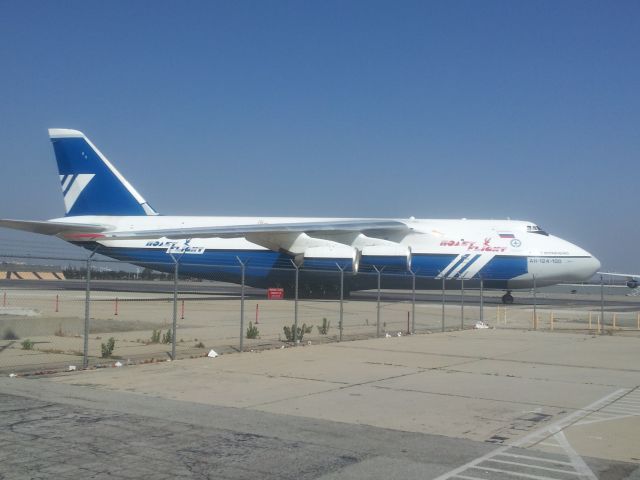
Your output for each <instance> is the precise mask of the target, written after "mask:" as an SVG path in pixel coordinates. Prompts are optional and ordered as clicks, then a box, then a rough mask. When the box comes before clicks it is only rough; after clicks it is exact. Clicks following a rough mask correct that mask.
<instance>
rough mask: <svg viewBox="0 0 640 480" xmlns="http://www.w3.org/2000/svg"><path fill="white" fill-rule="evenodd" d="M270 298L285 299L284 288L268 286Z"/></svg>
mask: <svg viewBox="0 0 640 480" xmlns="http://www.w3.org/2000/svg"><path fill="white" fill-rule="evenodd" d="M267 299H268V300H284V288H267Z"/></svg>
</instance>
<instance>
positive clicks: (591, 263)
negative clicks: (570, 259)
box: [584, 256, 602, 278]
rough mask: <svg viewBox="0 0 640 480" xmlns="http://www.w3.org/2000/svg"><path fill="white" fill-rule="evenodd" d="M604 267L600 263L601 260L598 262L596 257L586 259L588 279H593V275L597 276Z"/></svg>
mask: <svg viewBox="0 0 640 480" xmlns="http://www.w3.org/2000/svg"><path fill="white" fill-rule="evenodd" d="M601 266H602V264H601V263H600V260H598V259H597V258H596V257H593V256H592V257H590V258H585V266H584V268H585V270H586V273H587V274H588V278H591V277H593V275H595V273H596V272H597V271H598V270H600V267H601Z"/></svg>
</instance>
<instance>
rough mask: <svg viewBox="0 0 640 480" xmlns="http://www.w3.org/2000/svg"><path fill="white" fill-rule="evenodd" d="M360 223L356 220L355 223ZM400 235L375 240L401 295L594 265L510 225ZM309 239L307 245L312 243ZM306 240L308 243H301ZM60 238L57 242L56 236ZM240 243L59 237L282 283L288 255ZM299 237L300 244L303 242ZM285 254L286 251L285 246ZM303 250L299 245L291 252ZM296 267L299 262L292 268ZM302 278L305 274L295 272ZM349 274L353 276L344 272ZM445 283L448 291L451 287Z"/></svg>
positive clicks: (147, 225) (119, 224)
mask: <svg viewBox="0 0 640 480" xmlns="http://www.w3.org/2000/svg"><path fill="white" fill-rule="evenodd" d="M345 220H352V219H337V218H312V219H310V218H293V217H178V216H142V217H141V216H132V217H126V216H119V217H116V216H113V217H110V216H77V217H65V218H60V219H54V220H52V221H56V222H65V223H80V224H86V223H95V224H101V225H109V226H110V229H112V230H116V231H119V232H126V231H127V230H131V231H137V232H140V231H144V230H150V231H152V230H162V229H176V228H197V227H201V226H211V225H215V226H227V225H233V226H238V225H240V226H242V225H255V224H264V225H269V224H280V225H282V224H287V223H292V224H296V223H301V222H329V223H330V222H340V221H345ZM357 220H361V219H357ZM395 221H398V222H403V223H405V224H406V225H407V226H408V227H409V229H408V231H407V232H395V233H394V232H391V233H387V234H386V235H385V237H384V238H382V239H381V240H383V241H389V242H393V243H394V244H398V245H401V246H404V247H407V248H408V249H409V251H410V261H409V264H407V268H387V269H386V271H385V270H383V273H385V274H388V275H385V288H406V287H407V278H409V277H411V275H412V273H413V274H415V275H416V277H417V278H418V280H417V284H418V287H419V288H430V287H433V286H436V285H439V284H441V282H442V279H443V278H444V279H445V280H456V281H461V280H465V281H466V282H468V283H467V285H468V286H470V287H471V286H473V285H474V284H477V283H479V281H480V280H481V279H482V280H483V281H484V282H485V285H486V286H488V287H494V288H504V289H511V288H515V289H517V288H531V287H532V286H533V285H534V283H535V284H536V285H537V286H545V285H551V284H556V283H559V282H577V281H584V280H587V279H588V278H590V277H591V276H592V275H593V273H594V272H595V271H597V269H598V267H599V265H600V264H599V262H598V260H597V259H595V258H594V257H593V256H592V255H591V254H590V253H588V252H586V251H585V250H583V249H582V248H580V247H578V246H576V245H574V244H572V243H570V242H567V241H566V240H563V239H561V238H558V237H555V236H553V235H548V234H547V233H546V232H544V231H542V230H541V229H539V228H538V227H537V226H536V225H535V224H533V223H531V222H525V221H514V220H466V219H461V220H449V219H446V220H438V219H402V220H395ZM317 235H318V234H316V236H314V237H313V238H311V240H316V239H317ZM319 236H320V237H321V239H322V240H330V241H337V242H339V243H345V244H348V245H351V246H355V247H358V245H357V241H358V240H357V239H354V238H353V236H352V237H345V235H344V234H342V233H333V234H331V233H322V234H320V235H319ZM305 237H306V239H309V237H308V236H306V235H305ZM63 238H65V237H63ZM250 238H251V236H249V238H246V237H238V238H192V239H167V238H164V237H162V238H147V239H127V240H123V239H103V238H100V236H91V235H88V236H84V237H83V238H81V239H79V238H73V237H71V238H65V239H66V240H69V241H73V242H74V243H76V244H79V245H84V246H86V247H87V248H89V249H93V248H96V247H97V248H98V252H99V253H101V254H104V255H107V256H110V257H113V258H116V259H119V260H122V261H126V262H129V263H132V264H135V265H139V266H144V267H149V268H153V269H156V270H161V271H172V270H173V263H174V259H179V262H180V269H181V272H183V273H185V274H189V275H193V276H200V277H205V278H211V279H215V278H217V279H222V280H226V281H233V282H238V281H239V275H240V268H239V267H240V262H242V263H246V282H247V284H249V285H253V286H258V287H269V286H276V285H279V284H283V283H286V281H287V279H290V278H291V274H292V272H293V271H294V269H295V267H294V264H296V262H297V258H296V255H295V251H284V250H282V249H281V250H280V251H277V249H275V250H274V249H271V248H267V247H265V246H264V242H265V240H264V239H265V236H264V235H261V236H260V237H259V239H258V242H259V243H254V242H252V241H251V240H250ZM306 239H305V238H302V239H301V240H300V241H301V242H304V241H307V242H308V241H309V240H306ZM292 248H293V247H292ZM298 248H303V249H304V248H305V245H298ZM297 263H300V262H297ZM301 269H302V270H301V271H305V272H306V273H307V274H309V273H311V272H315V273H317V274H318V275H320V274H322V275H320V276H324V277H326V276H327V275H328V274H329V273H328V272H327V270H329V271H330V270H333V273H336V274H337V273H338V272H339V270H338V268H337V266H336V267H335V268H328V269H327V268H323V269H322V272H320V271H317V270H315V269H314V268H313V267H306V266H305V265H304V263H302V265H301ZM352 270H355V269H352ZM350 273H357V274H355V275H352V278H350V279H349V284H350V288H351V289H354V290H358V289H367V288H373V287H374V286H375V284H376V281H377V279H376V278H375V275H374V274H375V269H373V268H372V267H371V266H368V267H367V266H366V265H360V266H359V268H358V269H357V271H356V272H353V271H352V272H350ZM454 283H456V282H447V285H448V288H455V285H454Z"/></svg>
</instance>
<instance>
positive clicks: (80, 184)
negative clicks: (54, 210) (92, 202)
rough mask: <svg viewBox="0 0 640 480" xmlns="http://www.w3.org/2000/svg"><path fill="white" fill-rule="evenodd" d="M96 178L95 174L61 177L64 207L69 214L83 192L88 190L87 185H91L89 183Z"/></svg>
mask: <svg viewBox="0 0 640 480" xmlns="http://www.w3.org/2000/svg"><path fill="white" fill-rule="evenodd" d="M95 176H96V175H95V173H78V174H77V175H60V183H61V184H62V194H63V195H64V206H65V208H66V211H67V212H69V211H71V209H72V208H73V206H74V205H75V203H76V200H78V197H79V196H80V194H81V193H82V191H83V190H84V189H85V188H86V186H87V185H89V182H90V181H91V180H92V179H93V177H95Z"/></svg>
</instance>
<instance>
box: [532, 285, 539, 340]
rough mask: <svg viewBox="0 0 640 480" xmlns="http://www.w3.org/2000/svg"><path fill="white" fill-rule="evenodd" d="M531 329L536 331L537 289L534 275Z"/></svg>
mask: <svg viewBox="0 0 640 480" xmlns="http://www.w3.org/2000/svg"><path fill="white" fill-rule="evenodd" d="M533 329H534V330H537V329H538V289H537V287H536V276H535V274H534V275H533Z"/></svg>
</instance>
